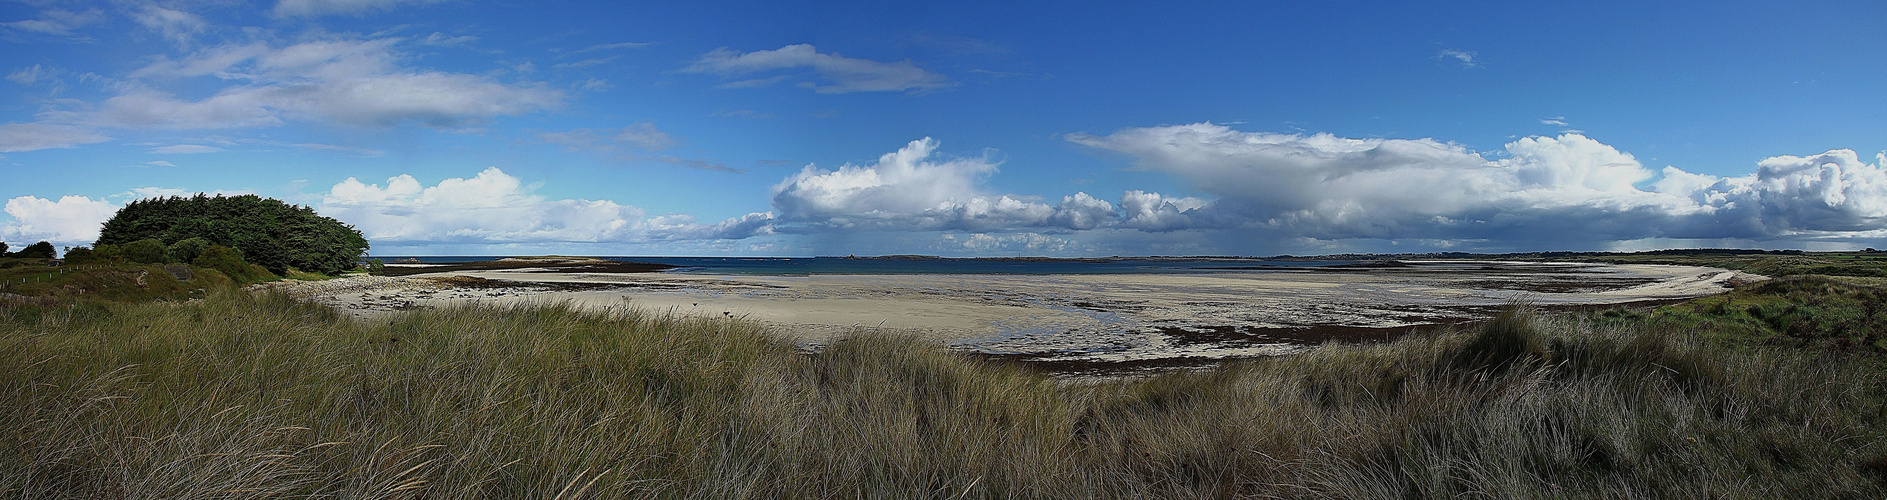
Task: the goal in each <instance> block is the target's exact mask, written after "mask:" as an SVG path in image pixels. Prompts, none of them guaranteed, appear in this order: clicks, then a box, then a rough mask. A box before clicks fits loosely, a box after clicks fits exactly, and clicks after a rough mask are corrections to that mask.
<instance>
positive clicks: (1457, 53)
mask: <svg viewBox="0 0 1887 500" xmlns="http://www.w3.org/2000/svg"><path fill="white" fill-rule="evenodd" d="M1479 55H1480V54H1479V53H1476V52H1474V51H1472V50H1460V49H1442V50H1441V52H1437V53H1435V58H1436V59H1452V60H1454V61H1455V62H1457V63H1461V67H1463V68H1473V67H1478V66H1480V65H1481V62H1480V61H1478V60H1476V59H1475V57H1477V56H1479Z"/></svg>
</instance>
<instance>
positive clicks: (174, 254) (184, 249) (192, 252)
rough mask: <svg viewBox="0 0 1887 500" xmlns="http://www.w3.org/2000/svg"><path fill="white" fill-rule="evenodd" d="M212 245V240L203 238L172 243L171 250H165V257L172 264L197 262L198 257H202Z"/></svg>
mask: <svg viewBox="0 0 1887 500" xmlns="http://www.w3.org/2000/svg"><path fill="white" fill-rule="evenodd" d="M210 244H211V243H210V240H206V239H203V238H190V239H185V240H179V241H177V242H176V243H171V244H170V248H167V249H165V250H164V255H165V256H166V257H169V258H170V261H171V262H186V263H187V262H195V261H196V260H197V256H198V255H202V254H203V251H204V250H208V249H209V248H210Z"/></svg>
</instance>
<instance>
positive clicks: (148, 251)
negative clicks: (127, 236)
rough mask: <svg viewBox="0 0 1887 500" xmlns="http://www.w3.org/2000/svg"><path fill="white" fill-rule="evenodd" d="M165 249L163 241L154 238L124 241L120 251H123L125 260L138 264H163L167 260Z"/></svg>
mask: <svg viewBox="0 0 1887 500" xmlns="http://www.w3.org/2000/svg"><path fill="white" fill-rule="evenodd" d="M165 250H167V249H166V248H164V242H162V241H158V240H156V239H154V238H150V239H142V240H138V241H133V242H130V243H126V244H124V246H123V247H122V248H120V251H122V252H124V258H125V259H126V260H130V261H132V262H136V263H139V264H163V263H165V262H167V260H166V256H165V255H164V251H165Z"/></svg>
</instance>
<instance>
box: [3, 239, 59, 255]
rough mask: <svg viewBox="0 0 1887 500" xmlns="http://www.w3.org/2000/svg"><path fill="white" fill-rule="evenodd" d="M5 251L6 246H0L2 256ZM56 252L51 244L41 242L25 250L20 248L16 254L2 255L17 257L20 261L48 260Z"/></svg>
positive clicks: (28, 246)
mask: <svg viewBox="0 0 1887 500" xmlns="http://www.w3.org/2000/svg"><path fill="white" fill-rule="evenodd" d="M5 250H6V246H5V245H3V244H0V254H4V252H5ZM56 252H57V251H56V250H53V248H52V243H48V242H44V241H41V242H39V243H34V244H31V245H27V246H26V248H22V249H20V251H18V252H13V253H12V254H4V255H5V256H7V257H19V258H22V259H50V258H52V257H53V254H55V253H56Z"/></svg>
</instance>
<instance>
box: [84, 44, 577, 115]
mask: <svg viewBox="0 0 1887 500" xmlns="http://www.w3.org/2000/svg"><path fill="white" fill-rule="evenodd" d="M402 41H403V39H400V38H365V39H355V38H338V39H327V40H314V41H306V42H302V43H297V44H293V45H288V46H283V47H271V46H269V45H267V44H263V43H246V44H225V45H219V46H215V47H209V48H205V49H203V50H199V51H195V52H193V53H192V54H190V55H189V56H187V57H185V58H183V59H179V60H170V59H167V58H162V59H160V60H158V61H157V62H154V63H152V64H150V65H147V66H145V67H143V68H140V69H138V70H136V71H133V72H132V73H131V74H130V75H129V76H130V77H131V78H132V81H131V82H128V83H127V84H125V85H121V87H122V88H123V90H122V91H120V93H119V94H118V95H117V96H114V97H112V98H109V99H107V100H105V101H104V102H103V103H100V104H99V105H98V106H95V108H96V111H88V112H85V113H75V115H77V116H76V117H75V119H74V121H85V122H89V123H93V124H97V125H106V126H114V127H126V128H167V129H214V128H236V127H267V126H277V125H282V124H285V123H288V122H290V121H303V120H321V121H327V122H330V123H335V124H341V125H350V126H365V127H387V126H393V125H398V124H402V123H413V122H417V123H420V124H423V125H427V126H432V127H438V128H455V127H464V126H468V125H476V124H478V123H480V122H482V121H484V120H487V119H490V118H494V117H498V116H511V115H519V114H524V113H529V112H533V111H538V110H544V109H551V108H555V107H558V106H561V105H562V104H563V101H564V98H565V95H564V92H563V91H560V90H557V89H553V88H550V87H548V86H546V85H543V84H540V83H531V82H519V83H509V84H507V83H503V82H498V81H495V80H493V79H492V78H490V77H487V76H481V75H472V74H465V73H450V72H442V71H431V70H424V69H417V68H407V67H402V66H400V65H399V64H397V61H399V60H400V59H401V57H400V55H399V54H398V53H396V52H395V46H396V45H398V44H399V43H400V42H402ZM193 76H216V77H218V78H220V79H222V80H224V81H227V82H230V85H229V86H228V87H226V88H224V89H223V90H222V91H220V92H217V93H216V94H215V95H212V96H210V97H208V98H204V99H202V100H185V99H179V98H177V97H174V96H173V95H171V94H169V93H167V92H164V91H162V90H159V89H158V88H157V87H156V86H154V85H153V84H156V83H162V82H163V81H164V79H168V78H178V77H193ZM147 82H148V83H147Z"/></svg>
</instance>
